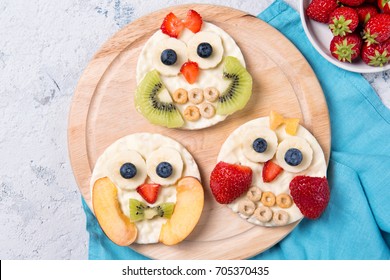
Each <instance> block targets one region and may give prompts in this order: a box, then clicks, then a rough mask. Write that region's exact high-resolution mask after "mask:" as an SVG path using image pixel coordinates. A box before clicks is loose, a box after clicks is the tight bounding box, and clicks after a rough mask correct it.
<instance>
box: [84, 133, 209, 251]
mask: <svg viewBox="0 0 390 280" xmlns="http://www.w3.org/2000/svg"><path fill="white" fill-rule="evenodd" d="M90 189H91V193H92V205H93V211H94V214H95V216H96V218H97V220H98V222H99V224H100V226H101V228H102V230H103V231H104V233H105V234H106V235H107V237H108V238H110V239H111V240H112V241H113V242H114V243H116V244H117V245H120V246H128V245H130V244H132V243H133V242H135V243H138V244H150V243H157V242H162V243H163V244H166V245H174V244H177V243H179V242H181V241H183V240H184V239H185V238H186V237H187V236H188V235H189V234H190V233H191V232H192V230H193V229H194V227H195V226H196V224H197V222H198V220H199V218H200V215H201V213H202V210H203V203H204V195H203V187H202V185H201V183H200V174H199V170H198V166H197V164H196V162H195V160H194V159H193V157H192V156H191V154H190V153H189V152H188V151H187V149H185V148H184V147H183V146H182V145H181V144H179V143H178V142H176V141H174V140H173V139H171V138H168V137H165V136H162V135H160V134H151V133H135V134H131V135H128V136H126V137H123V138H121V139H119V140H117V141H116V142H114V143H113V144H111V145H110V146H109V147H108V148H107V149H106V150H105V151H104V152H103V154H102V155H101V156H100V157H99V158H98V160H97V162H96V164H95V167H94V170H93V173H92V177H91V181H90Z"/></svg>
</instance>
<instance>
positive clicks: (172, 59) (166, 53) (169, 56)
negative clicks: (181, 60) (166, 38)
mask: <svg viewBox="0 0 390 280" xmlns="http://www.w3.org/2000/svg"><path fill="white" fill-rule="evenodd" d="M176 61H177V54H176V52H175V51H174V50H172V49H166V50H163V52H162V53H161V62H162V63H164V64H165V65H173V64H175V63H176Z"/></svg>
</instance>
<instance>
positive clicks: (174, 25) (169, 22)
mask: <svg viewBox="0 0 390 280" xmlns="http://www.w3.org/2000/svg"><path fill="white" fill-rule="evenodd" d="M160 29H161V31H162V33H164V34H167V35H168V36H170V37H173V38H177V37H179V35H180V33H181V32H182V31H183V29H184V23H183V22H182V21H181V20H180V19H178V18H177V17H176V16H175V14H174V13H172V12H171V13H169V14H168V15H167V16H166V17H165V18H164V20H163V23H162V24H161V27H160Z"/></svg>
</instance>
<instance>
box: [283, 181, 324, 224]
mask: <svg viewBox="0 0 390 280" xmlns="http://www.w3.org/2000/svg"><path fill="white" fill-rule="evenodd" d="M289 187H290V193H291V196H292V198H293V199H294V203H295V204H296V205H297V206H298V208H299V210H300V211H301V213H302V214H303V215H304V216H305V217H306V218H309V219H317V218H318V217H320V216H321V214H322V213H323V212H324V211H325V209H326V207H327V206H328V203H329V199H330V190H329V185H328V180H326V178H325V177H324V178H320V177H310V176H296V177H294V179H292V181H291V182H290V186H289Z"/></svg>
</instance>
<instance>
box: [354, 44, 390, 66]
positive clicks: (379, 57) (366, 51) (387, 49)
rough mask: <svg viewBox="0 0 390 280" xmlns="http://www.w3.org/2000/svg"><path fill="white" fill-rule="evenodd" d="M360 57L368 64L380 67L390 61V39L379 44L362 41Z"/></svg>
mask: <svg viewBox="0 0 390 280" xmlns="http://www.w3.org/2000/svg"><path fill="white" fill-rule="evenodd" d="M361 56H362V59H363V61H364V62H365V63H367V64H368V65H370V66H376V67H382V66H384V65H386V64H387V63H389V61H390V39H388V40H387V41H385V42H383V43H380V44H370V45H368V43H364V44H363V48H362V54H361Z"/></svg>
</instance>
